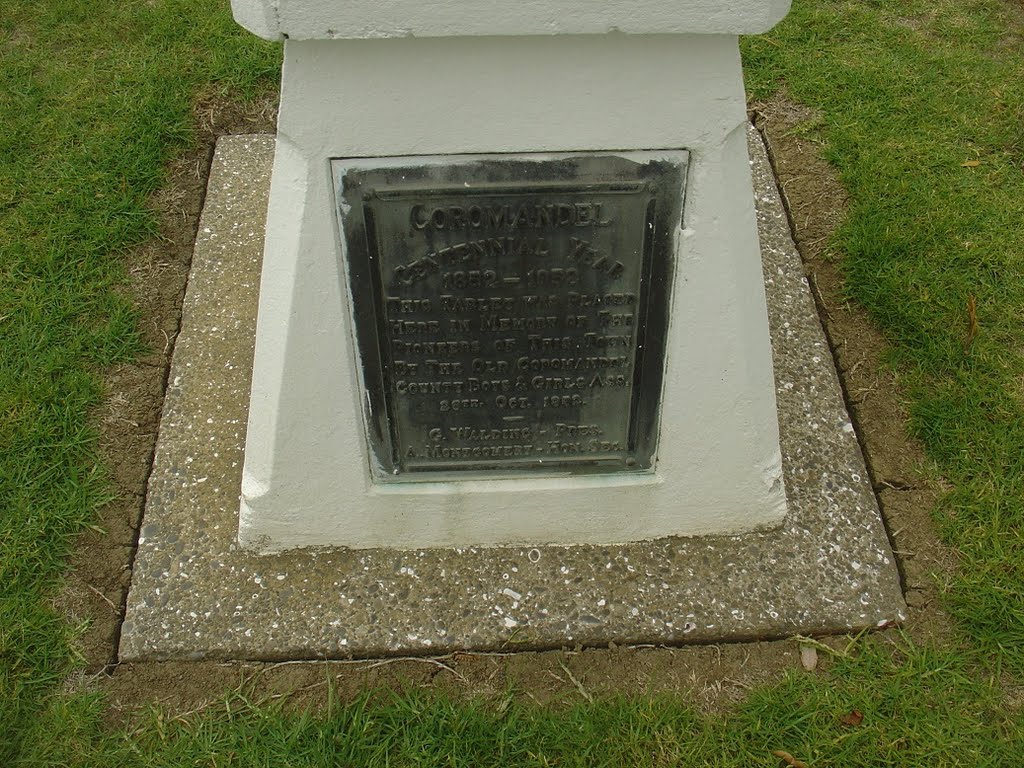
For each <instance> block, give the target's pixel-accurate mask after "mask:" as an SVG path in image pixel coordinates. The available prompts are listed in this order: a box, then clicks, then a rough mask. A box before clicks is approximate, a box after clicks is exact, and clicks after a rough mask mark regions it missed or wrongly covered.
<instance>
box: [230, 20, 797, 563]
mask: <svg viewBox="0 0 1024 768" xmlns="http://www.w3.org/2000/svg"><path fill="white" fill-rule="evenodd" d="M562 5H565V6H566V7H564V8H562V7H561V6H562ZM788 5H789V4H788V2H785V1H782V2H780V1H778V0H761V1H757V0H744V1H743V2H732V3H711V2H688V3H679V2H676V3H666V2H658V3H655V2H641V3H628V4H625V3H624V4H619V5H616V4H604V5H602V7H601V8H600V9H598V8H591V7H590V4H586V3H582V4H579V6H578V7H577V4H575V3H572V4H570V3H566V2H564V1H563V3H561V4H551V3H537V2H525V3H520V4H517V5H516V6H515V7H513V6H505V5H502V4H498V3H494V2H492V1H485V0H475V2H462V3H455V2H448V3H442V4H423V3H419V4H417V3H412V2H393V3H387V4H383V6H382V9H380V10H379V9H378V8H377V6H376V5H375V4H372V3H370V2H354V3H345V4H334V3H328V2H326V1H322V2H319V3H318V2H305V3H303V2H299V0H291V1H289V0H280V2H270V0H263V2H260V1H259V0H233V6H234V8H235V15H236V18H237V19H238V20H239V21H240V22H241V23H242V24H243V25H245V26H247V27H248V28H249V29H251V30H252V31H254V32H256V33H257V34H261V35H263V36H265V37H270V38H275V37H283V36H286V37H287V39H286V41H285V61H284V72H283V83H282V96H281V110H280V118H279V124H278V138H277V152H276V156H275V162H274V170H273V177H272V185H271V197H270V206H269V215H268V223H267V237H266V247H265V253H264V263H263V275H262V283H261V289H260V309H259V317H258V324H257V339H256V356H255V363H254V370H253V381H252V397H251V402H250V409H249V426H248V435H247V439H246V449H245V465H244V472H243V479H242V503H241V515H240V524H239V540H240V542H241V543H242V544H243V545H244V546H246V547H250V548H255V549H258V550H261V551H276V550H281V549H288V548H294V547H310V546H344V547H359V548H364V547H389V548H422V547H444V546H457V547H461V546H469V545H496V544H503V543H528V544H584V543H590V544H599V543H613V542H627V541H636V540H643V539H653V538H658V537H664V536H674V535H697V534H710V533H733V532H740V531H747V530H752V529H757V528H764V527H770V526H773V525H777V524H779V523H781V521H782V519H783V517H784V515H785V511H786V496H785V490H784V488H783V484H782V468H781V458H780V450H779V438H778V425H777V417H776V404H775V396H774V385H773V378H772V360H771V351H770V346H769V338H768V325H767V315H766V309H765V299H764V290H763V285H762V278H761V267H760V256H759V249H758V240H757V232H756V226H755V218H754V207H753V198H752V188H751V180H750V171H749V166H748V157H747V149H746V143H745V135H744V131H745V120H746V113H745V104H744V92H743V83H742V74H741V69H740V59H739V51H738V46H737V35H738V34H740V33H746V32H760V31H763V30H765V29H767V28H769V27H770V26H771V25H772V24H774V23H775V22H777V21H778V20H779V19H780V18H781V17H782V16H783V15H784V14H785V12H786V10H788ZM570 6H571V7H570ZM620 6H621V7H620ZM624 32H627V33H629V34H625V33H624ZM663 32H671V34H662V33H663ZM321 38H330V39H321ZM649 149H667V150H687V151H689V153H690V166H689V177H688V181H687V189H686V207H685V215H684V222H685V224H684V226H685V228H681V229H680V230H679V231H678V232H677V233H676V240H675V243H676V246H675V255H674V257H675V259H676V264H675V281H674V282H675V284H674V285H673V286H672V291H671V297H672V298H671V322H670V326H669V334H668V340H667V344H666V357H665V371H664V386H663V394H662V399H661V429H660V440H659V447H658V453H657V464H656V467H655V469H654V470H653V471H651V472H650V473H646V474H639V473H637V474H626V473H619V474H607V475H590V476H573V477H530V478H528V479H493V480H467V481H448V482H417V483H409V484H396V483H392V484H387V485H383V484H378V483H375V482H374V481H373V479H372V477H371V473H370V471H369V459H368V455H367V442H366V438H365V428H364V424H363V415H362V414H363V410H364V409H363V402H364V399H365V394H364V391H363V382H362V381H361V380H360V374H359V370H360V369H359V365H358V363H357V361H358V357H357V355H358V352H357V349H356V346H355V343H354V340H353V328H352V320H351V315H350V306H351V302H350V296H351V293H352V292H358V291H361V290H366V287H365V286H357V285H349V284H348V279H347V272H346V270H345V269H344V266H343V265H344V259H345V254H344V253H343V248H342V244H341V238H340V236H339V232H338V225H337V223H336V201H335V199H334V191H333V188H332V180H331V162H330V161H331V159H332V158H374V157H382V158H386V157H395V156H407V155H448V154H461V155H464V154H474V153H482V154H495V153H526V152H572V151H587V150H649Z"/></svg>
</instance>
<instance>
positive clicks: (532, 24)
mask: <svg viewBox="0 0 1024 768" xmlns="http://www.w3.org/2000/svg"><path fill="white" fill-rule="evenodd" d="M789 5H790V0H601V1H600V2H598V1H597V0H516V1H515V2H504V3H501V2H495V0H431V2H423V0H231V7H232V9H233V10H234V14H235V19H237V21H238V23H239V24H241V25H242V26H243V27H245V28H246V29H248V30H249V31H250V32H252V33H254V34H256V35H259V36H260V37H265V38H267V39H268V40H281V39H286V38H287V39H290V40H321V39H377V38H388V37H461V36H478V35H481V36H489V37H490V36H514V35H589V34H606V33H615V32H623V33H627V34H729V35H740V34H756V33H759V32H764V31H766V30H768V29H771V28H772V27H773V26H774V25H775V24H777V23H778V22H779V21H780V20H781V19H782V18H783V17H784V16H785V15H786V14H787V13H788V12H789Z"/></svg>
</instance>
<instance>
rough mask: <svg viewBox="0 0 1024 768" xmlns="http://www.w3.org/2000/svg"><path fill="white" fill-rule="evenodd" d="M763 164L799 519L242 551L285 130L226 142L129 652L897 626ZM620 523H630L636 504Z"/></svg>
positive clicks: (847, 426) (161, 456)
mask: <svg viewBox="0 0 1024 768" xmlns="http://www.w3.org/2000/svg"><path fill="white" fill-rule="evenodd" d="M750 138H751V153H752V158H753V161H752V168H753V172H754V179H755V195H756V200H757V208H758V223H759V228H760V236H761V245H762V255H763V262H764V273H765V283H766V290H767V297H768V307H769V315H770V323H771V336H772V345H773V353H774V360H775V377H776V386H777V392H778V401H779V423H780V431H781V439H782V450H783V463H784V469H785V481H786V488H787V493H788V498H789V515H788V517H787V519H786V521H785V523H784V525H783V526H782V527H780V528H778V529H775V530H772V531H765V532H758V533H751V534H745V535H742V536H719V537H698V538H671V539H661V540H657V541H647V542H638V543H631V544H624V545H617V546H587V547H559V546H538V547H520V546H515V547H498V548H486V549H482V548H469V549H427V550H415V551H396V550H324V551H308V550H303V551H291V552H285V553H281V554H276V555H262V556H261V555H254V554H251V553H249V552H245V551H242V550H241V549H239V548H238V547H237V545H236V543H235V533H236V528H237V510H238V492H239V486H240V483H241V467H242V454H243V447H244V443H245V425H246V412H247V407H248V398H249V379H250V374H251V364H252V353H253V349H252V347H253V339H254V333H255V322H256V306H257V299H258V290H259V269H260V261H261V254H262V244H263V227H264V220H265V211H266V203H267V194H268V190H269V180H270V168H271V164H272V161H273V154H274V139H273V137H271V136H262V135H260V136H231V137H225V138H222V139H221V140H220V141H219V142H218V144H217V152H216V156H215V158H214V163H213V167H212V169H211V173H210V181H209V188H208V192H207V197H206V205H205V208H204V211H203V216H202V220H201V223H200V227H199V235H198V237H197V240H196V247H195V255H194V259H193V265H192V272H191V276H190V280H189V285H188V291H187V293H186V296H185V303H184V308H183V316H182V329H181V333H180V335H179V337H178V341H177V345H176V348H175V352H174V360H173V364H172V368H171V374H170V379H169V383H168V389H167V397H166V400H165V403H164V411H163V419H162V422H161V426H160V436H159V440H158V443H157V449H156V455H155V459H154V467H153V472H152V475H151V477H150V481H149V492H148V497H147V502H146V510H145V517H144V520H143V527H142V531H141V536H140V540H139V550H138V555H137V557H136V561H135V566H134V571H133V575H132V586H131V590H130V592H129V595H128V610H127V616H126V619H125V622H124V626H123V630H122V634H121V647H120V658H121V660H122V661H134V660H160V659H262V660H283V659H321V658H345V657H375V656H386V655H396V654H399V655H411V654H443V653H447V652H450V651H453V650H457V649H472V650H494V649H505V650H509V649H515V648H521V649H544V648H558V647H562V646H574V645H578V644H579V645H591V646H600V645H606V644H607V643H609V642H610V641H614V642H615V643H618V644H630V643H659V644H682V643H691V642H716V641H725V640H745V639H763V638H774V637H784V636H789V635H793V634H797V633H800V634H825V633H834V632H843V631H850V630H859V629H862V628H865V627H874V626H880V625H886V624H889V623H893V622H899V621H901V620H902V619H903V618H904V615H905V604H904V601H903V595H902V592H901V589H900V582H899V575H898V572H897V568H896V564H895V561H894V557H893V554H892V551H891V549H890V546H889V541H888V538H887V536H886V532H885V529H884V526H883V523H882V520H881V516H880V514H879V511H878V505H877V502H876V499H875V496H874V494H873V492H872V489H871V486H870V483H869V480H868V475H867V471H866V469H865V466H864V459H863V456H862V453H861V450H860V445H859V444H858V442H857V438H856V435H855V433H854V429H853V426H852V424H851V423H850V419H849V416H848V414H847V412H846V410H845V407H844V404H843V399H842V396H841V393H840V389H839V382H838V378H837V376H836V372H835V369H834V367H833V362H832V357H831V354H830V351H829V348H828V345H827V343H826V341H825V338H824V335H823V333H822V330H821V325H820V323H819V321H818V317H817V314H816V311H815V307H814V303H813V301H812V299H811V296H810V293H809V289H808V285H807V280H806V278H805V277H804V273H803V267H802V264H801V262H800V258H799V256H798V255H797V253H796V251H795V248H794V246H793V242H792V239H791V236H790V232H789V227H788V222H787V219H786V216H785V213H784V210H783V207H782V204H781V201H780V200H779V196H778V191H777V189H776V186H775V180H774V177H773V175H772V172H771V167H770V165H769V164H768V161H767V158H766V155H765V151H764V146H763V145H762V144H761V141H760V138H759V137H758V136H757V134H756V133H755V132H753V130H751V137H750ZM622 514H624V515H628V514H630V510H628V509H623V510H622Z"/></svg>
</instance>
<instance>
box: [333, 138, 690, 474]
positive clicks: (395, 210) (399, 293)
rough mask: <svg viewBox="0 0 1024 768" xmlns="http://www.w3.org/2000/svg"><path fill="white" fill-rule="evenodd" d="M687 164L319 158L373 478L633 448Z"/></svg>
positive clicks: (614, 464) (549, 461) (649, 412)
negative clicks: (333, 201)
mask: <svg viewBox="0 0 1024 768" xmlns="http://www.w3.org/2000/svg"><path fill="white" fill-rule="evenodd" d="M686 167H687V153H686V152H685V151H671V152H669V151H665V152H650V153H639V152H637V153H578V154H572V155H516V156H507V157H506V156H459V157H445V158H393V159H388V160H384V159H379V158H378V159H375V160H344V159H339V160H334V161H333V172H334V181H335V185H336V190H337V200H338V211H339V217H340V219H339V220H340V225H341V230H342V234H343V237H344V240H345V249H344V250H345V258H346V261H347V269H348V275H349V287H350V295H351V298H352V309H353V314H354V319H355V331H356V342H357V346H358V351H359V356H360V361H361V366H362V376H363V383H364V387H365V390H366V391H365V395H366V397H365V401H364V402H365V407H366V423H367V426H368V432H369V434H368V441H369V445H370V454H371V461H372V463H373V465H374V466H373V467H372V469H373V470H374V474H375V476H376V477H377V478H378V479H389V478H390V479H400V480H409V479H435V480H436V479H442V477H446V476H451V477H455V478H458V477H481V476H482V477H500V476H507V475H510V474H512V475H522V474H526V473H528V474H530V475H535V474H538V473H539V474H546V475H551V474H553V475H557V474H566V473H582V472H636V471H644V470H649V469H650V468H651V467H652V465H653V462H654V457H655V449H656V444H657V436H658V414H659V399H660V396H661V384H662V369H663V367H664V355H665V336H666V330H667V325H668V300H669V290H670V286H671V278H672V272H673V250H674V247H675V233H676V231H677V230H678V229H679V227H680V222H681V215H682V207H683V192H684V189H685V178H686Z"/></svg>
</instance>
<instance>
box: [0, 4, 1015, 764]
mask: <svg viewBox="0 0 1024 768" xmlns="http://www.w3.org/2000/svg"><path fill="white" fill-rule="evenodd" d="M744 55H745V59H746V64H747V74H748V88H749V90H750V92H751V95H752V97H754V98H766V97H768V96H770V94H772V93H773V92H775V91H776V90H777V89H778V88H779V87H781V86H783V85H784V86H785V88H786V89H787V92H788V95H789V97H790V98H792V99H794V100H796V101H798V102H800V103H802V104H805V105H807V106H808V107H811V108H814V109H816V110H818V111H819V112H820V113H821V115H822V120H821V121H820V123H818V124H816V125H815V126H814V127H813V128H811V129H809V130H812V131H813V133H814V138H815V140H816V141H818V142H820V144H821V146H822V149H823V152H824V153H825V155H826V157H827V159H828V160H829V161H830V162H831V163H832V164H833V165H834V166H835V168H836V169H837V170H838V172H839V175H840V178H841V180H842V183H843V185H844V186H845V188H846V190H847V191H848V193H849V209H848V216H847V218H846V220H845V222H844V224H843V225H842V226H841V227H840V229H839V231H838V232H837V233H836V235H835V236H834V238H833V240H832V241H831V243H830V253H831V254H833V256H834V258H835V259H836V261H837V263H838V264H839V265H840V267H841V269H842V272H843V274H844V276H845V278H846V288H847V292H848V294H849V297H850V298H851V300H853V301H855V302H857V303H859V304H860V305H861V306H863V307H864V308H865V309H866V310H867V311H868V312H869V313H870V315H871V317H872V318H873V320H874V321H875V323H876V324H877V326H878V327H879V328H880V329H881V331H882V332H883V333H884V334H885V336H886V338H887V340H888V341H889V343H890V345H891V352H890V356H889V361H888V363H889V364H890V365H891V366H893V367H894V368H895V369H896V370H898V371H899V374H900V381H901V382H902V383H903V388H904V389H903V391H902V392H901V396H902V397H903V398H904V399H905V401H906V402H907V404H908V409H909V411H910V413H911V423H910V424H909V429H910V430H911V432H912V433H913V435H914V436H916V437H917V438H919V439H920V441H921V442H922V443H923V445H924V447H925V449H926V451H927V454H928V457H929V461H930V465H929V467H928V468H927V471H928V472H930V473H932V474H933V475H934V476H935V478H938V479H941V482H942V483H943V484H944V485H945V486H946V487H948V488H949V491H948V493H947V494H946V495H945V496H944V497H943V499H942V501H941V503H940V504H939V506H938V507H937V508H936V509H935V511H934V519H935V524H936V526H937V528H938V530H939V531H940V533H941V535H942V537H943V539H944V541H945V542H946V543H947V545H948V546H949V547H950V548H951V549H952V550H953V551H954V552H955V553H956V554H957V557H958V560H959V563H960V566H959V569H958V573H957V576H956V577H955V578H954V579H953V580H952V581H951V582H950V583H949V584H944V585H943V594H944V600H945V603H946V606H947V608H948V610H949V611H950V613H951V614H952V616H953V617H954V620H955V622H956V624H957V628H958V631H959V636H960V637H962V642H961V643H960V644H958V645H957V644H954V646H953V647H947V646H943V647H931V646H926V645H915V644H914V643H913V642H911V641H910V640H906V639H902V640H901V639H899V638H898V637H897V638H895V639H894V638H892V637H889V638H887V639H885V640H877V639H872V638H867V639H860V640H857V641H854V642H851V644H850V646H849V647H848V648H847V649H846V650H844V651H841V652H837V653H836V654H835V655H834V656H833V657H832V658H831V659H830V663H829V664H828V665H826V668H825V669H824V670H823V671H821V672H819V673H816V674H793V675H790V676H789V677H787V678H786V679H785V680H783V681H782V682H779V683H777V684H774V685H770V686H766V687H762V688H759V689H756V690H754V691H752V692H751V693H750V695H749V696H748V697H747V698H746V699H745V700H744V701H743V702H742V703H740V704H738V705H737V706H736V707H734V708H732V709H731V710H730V711H728V712H727V713H724V714H710V715H708V714H702V713H699V712H697V711H696V710H695V709H693V708H692V707H691V706H690V704H689V703H688V702H687V701H684V700H679V699H671V698H664V697H660V698H652V699H646V698H636V699H628V700H627V699H615V700H601V699H599V700H597V701H596V702H593V703H587V702H583V703H581V704H580V705H579V706H568V705H565V706H558V707H537V706H535V705H532V704H531V703H530V702H529V701H523V700H522V699H521V697H515V696H514V695H512V694H514V692H511V691H510V696H509V699H508V701H507V703H506V704H504V705H498V706H496V705H493V704H485V703H482V702H474V701H473V700H471V699H470V700H449V699H446V698H439V697H431V698H427V697H424V696H421V695H412V694H402V695H399V694H394V693H390V692H388V691H371V692H368V693H367V694H366V695H365V696H363V697H361V698H358V699H356V700H354V701H351V700H341V699H340V698H337V699H335V698H332V697H328V699H327V701H326V702H325V705H324V706H323V707H322V708H319V709H317V710H316V711H315V712H313V711H311V712H308V713H302V712H297V711H295V710H294V708H291V709H290V708H288V707H286V706H284V705H283V704H281V703H278V704H276V705H275V704H265V703H264V704H259V703H253V702H250V701H249V700H247V699H246V697H245V696H244V695H243V694H242V692H240V691H234V692H232V691H225V692H224V704H223V705H222V706H217V707H210V708H207V709H205V710H203V711H202V712H200V713H197V714H195V715H192V716H190V717H187V718H182V719H170V720H169V719H166V718H165V717H164V716H163V715H162V714H161V713H160V712H159V711H156V710H154V712H153V713H152V714H151V715H147V716H144V717H142V718H141V719H139V720H138V721H137V722H134V723H132V724H131V725H129V726H113V727H111V726H108V725H106V724H105V722H106V721H105V720H104V717H103V708H104V703H103V700H102V697H100V696H98V695H94V694H82V693H75V692H70V693H69V692H67V691H66V690H65V687H64V685H63V681H64V680H65V679H66V678H67V677H68V675H69V674H70V673H71V672H72V671H73V670H74V669H75V668H76V665H77V663H78V662H77V661H76V659H75V656H74V653H73V652H72V648H73V644H72V639H73V637H74V635H75V633H76V631H78V628H76V627H74V626H68V625H67V624H66V622H65V621H64V620H63V619H62V618H61V617H60V616H59V614H58V613H57V612H56V611H55V610H54V609H53V607H52V600H53V597H54V596H55V595H56V594H57V593H58V591H59V589H60V581H61V574H62V568H63V565H64V563H65V562H66V558H67V554H68V551H69V548H70V547H72V546H73V544H74V540H75V536H76V534H77V533H78V532H80V531H81V530H82V529H83V527H84V526H87V525H89V524H90V520H91V519H93V518H92V515H93V514H94V512H95V510H96V508H97V506H98V505H99V504H101V503H102V502H103V501H104V499H105V498H106V497H107V495H108V494H109V493H110V486H109V483H108V480H107V478H106V476H105V472H104V468H103V467H97V466H95V455H96V435H95V434H94V432H93V430H92V429H91V428H90V425H89V419H88V414H89V411H90V408H92V407H94V406H95V405H96V404H97V403H99V402H100V400H101V398H102V396H103V390H102V376H103V373H104V371H105V370H106V369H107V368H108V367H109V366H111V365H112V364H115V363H117V362H120V361H125V360H130V359H132V358H133V357H134V356H136V355H138V354H139V353H140V349H141V343H140V341H139V335H138V333H137V331H136V320H137V316H136V313H135V311H134V309H133V307H132V306H131V304H130V302H129V301H128V299H126V298H125V296H126V295H127V293H126V291H125V290H124V286H125V284H126V281H127V277H126V274H125V267H124V263H125V258H124V257H125V254H126V253H128V252H129V250H130V249H132V248H133V247H135V246H137V245H138V244H140V243H142V242H144V241H146V239H147V238H150V237H153V236H154V235H155V233H156V220H155V217H154V215H153V214H152V213H151V212H150V210H149V209H148V208H147V204H146V202H147V199H148V198H149V196H150V195H151V194H152V193H153V191H154V190H156V189H158V188H159V187H160V185H161V183H162V182H163V180H164V176H163V174H164V171H165V168H166V164H167V162H168V161H169V160H170V159H171V158H172V157H174V156H176V155H178V154H179V153H181V152H183V151H186V150H187V149H188V148H189V146H190V142H192V141H193V140H194V139H193V135H192V130H191V119H192V118H191V107H192V104H193V103H194V100H195V99H196V98H198V95H199V94H200V93H204V92H207V93H208V92H209V91H210V90H211V89H219V90H221V91H223V92H225V93H227V94H230V95H231V97H232V98H237V99H252V98H256V97H258V96H259V95H261V94H263V93H265V92H266V90H267V89H272V88H273V87H274V86H275V82H276V77H277V69H278V65H279V50H278V49H277V48H276V47H275V46H272V45H267V44H264V43H261V42H260V41H258V40H256V39H255V38H253V37H252V36H251V35H249V34H247V33H245V32H243V31H242V30H240V29H239V28H238V27H237V26H236V25H235V24H234V22H233V21H232V20H231V18H230V14H229V12H228V9H227V2H226V0H222V1H219V2H210V0H155V1H149V2H147V1H146V0H118V1H117V2H115V1H114V0H43V1H42V2H40V0H34V1H33V2H29V1H28V0H8V2H6V3H4V4H3V5H2V6H0V511H2V514H0V765H5V766H6V765H32V766H42V765H97V766H106V765H152V766H181V765H246V766H248V765H268V766H270V765H284V764H287V765H334V764H337V765H364V764H366V765H377V764H380V765H466V766H476V765H488V764H490V765H524V766H526V765H531V766H532V765H536V766H544V765H580V766H590V765H610V766H611V765H615V766H618V765H624V764H626V765H628V764H637V765H652V766H653V765H694V766H698V765H701V766H703V765H721V766H753V765H765V766H778V765H783V764H784V763H783V762H782V758H780V757H778V756H775V755H773V754H772V751H773V750H785V751H786V752H788V753H791V754H792V755H794V756H795V757H797V758H800V759H801V760H804V761H806V762H807V763H808V764H810V765H812V766H825V765H831V766H858V765H862V766H877V765H897V766H901V765H920V766H941V765H972V766H986V765H991V766H1017V765H1022V764H1024V717H1022V714H1021V709H1020V708H1021V702H1020V694H1019V691H1020V690H1021V687H1022V686H1024V546H1022V535H1024V533H1022V525H1024V327H1022V318H1024V7H1022V6H1021V4H1020V2H1019V0H960V1H959V2H950V1H949V0H931V1H930V2H925V1H924V0H900V1H899V2H894V1H891V0H890V1H889V2H883V1H882V0H795V2H794V9H793V12H792V13H791V15H790V17H789V18H788V19H787V20H786V21H785V22H784V23H783V24H782V25H780V27H778V28H777V29H776V30H774V31H773V32H772V33H770V34H769V35H767V36H763V37H759V38H752V39H749V40H746V41H745V44H744ZM972 313H973V315H974V318H975V321H976V322H975V323H974V324H972V322H971V316H972ZM1015 691H1016V693H1014V692H1015ZM855 712H856V713H859V715H862V716H863V719H862V720H861V719H860V718H859V717H854V716H853V713H855Z"/></svg>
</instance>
